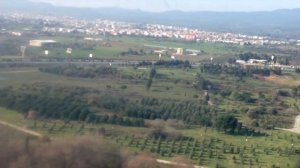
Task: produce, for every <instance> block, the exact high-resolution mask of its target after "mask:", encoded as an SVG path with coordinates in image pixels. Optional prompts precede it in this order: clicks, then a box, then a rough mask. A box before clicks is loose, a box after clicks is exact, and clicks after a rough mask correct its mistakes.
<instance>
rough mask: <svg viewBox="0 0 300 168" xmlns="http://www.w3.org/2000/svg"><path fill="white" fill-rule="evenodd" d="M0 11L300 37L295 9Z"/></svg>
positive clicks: (26, 7)
mask: <svg viewBox="0 0 300 168" xmlns="http://www.w3.org/2000/svg"><path fill="white" fill-rule="evenodd" d="M0 9H1V10H2V11H5V12H12V11H17V12H26V13H39V14H45V15H55V16H61V15H65V16H72V17H76V18H81V19H111V20H116V21H126V22H136V23H149V24H165V25H173V26H183V27H191V28H200V29H203V30H206V31H217V32H234V33H245V34H252V35H268V36H274V37H284V38H300V31H299V30H300V9H298V8H296V9H279V10H274V11H257V12H214V11H193V12H186V11H180V10H172V11H165V12H145V11H142V10H139V9H122V8H115V7H104V8H78V7H60V6H54V5H51V4H47V3H40V2H30V1H27V0H10V1H0ZM275 18H276V19H275Z"/></svg>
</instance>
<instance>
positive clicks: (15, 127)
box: [0, 120, 43, 138]
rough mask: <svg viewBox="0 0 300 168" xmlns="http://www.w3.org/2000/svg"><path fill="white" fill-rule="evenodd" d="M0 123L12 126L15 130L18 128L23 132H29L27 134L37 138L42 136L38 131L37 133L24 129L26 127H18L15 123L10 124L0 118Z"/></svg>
mask: <svg viewBox="0 0 300 168" xmlns="http://www.w3.org/2000/svg"><path fill="white" fill-rule="evenodd" d="M0 124H1V125H4V126H7V127H10V128H13V129H15V130H18V131H20V132H23V133H25V134H29V135H32V136H35V137H38V138H42V137H43V135H42V134H40V133H38V132H35V131H32V130H29V129H26V128H22V127H19V126H17V125H14V124H10V123H7V122H5V121H1V120H0Z"/></svg>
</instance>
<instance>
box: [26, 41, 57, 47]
mask: <svg viewBox="0 0 300 168" xmlns="http://www.w3.org/2000/svg"><path fill="white" fill-rule="evenodd" d="M54 43H56V41H54V40H30V41H29V45H30V46H33V47H41V46H43V45H45V44H54Z"/></svg>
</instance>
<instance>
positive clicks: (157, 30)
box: [0, 13, 300, 45]
mask: <svg viewBox="0 0 300 168" xmlns="http://www.w3.org/2000/svg"><path fill="white" fill-rule="evenodd" d="M0 18H1V19H3V20H8V21H12V22H16V23H20V22H29V23H39V24H40V26H41V30H40V31H41V32H43V33H65V34H70V33H79V34H85V35H86V36H90V37H93V36H97V35H104V36H106V35H111V36H120V35H127V36H144V37H157V38H168V39H175V40H176V39H177V40H184V41H196V42H219V43H228V44H237V45H286V44H294V45H300V40H296V39H289V40H280V39H273V38H271V37H265V36H254V35H244V34H236V33H225V32H209V31H204V30H200V29H192V28H187V27H176V26H167V25H157V24H138V23H128V22H120V21H112V20H82V19H75V18H72V17H55V16H43V15H30V14H20V13H12V14H0ZM24 31H30V29H29V28H28V29H26V30H24ZM0 32H1V33H8V34H11V35H13V36H21V35H22V32H21V30H19V31H13V30H6V29H1V30H0Z"/></svg>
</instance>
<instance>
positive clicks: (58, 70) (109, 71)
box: [39, 65, 117, 78]
mask: <svg viewBox="0 0 300 168" xmlns="http://www.w3.org/2000/svg"><path fill="white" fill-rule="evenodd" d="M39 70H40V71H41V72H46V73H52V74H58V75H64V76H72V77H80V78H95V77H101V76H106V75H114V74H116V73H117V69H116V68H113V67H106V66H99V67H96V66H88V67H82V66H76V65H68V66H48V67H41V68H39Z"/></svg>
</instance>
